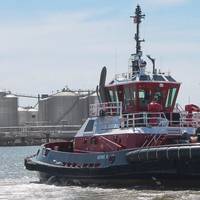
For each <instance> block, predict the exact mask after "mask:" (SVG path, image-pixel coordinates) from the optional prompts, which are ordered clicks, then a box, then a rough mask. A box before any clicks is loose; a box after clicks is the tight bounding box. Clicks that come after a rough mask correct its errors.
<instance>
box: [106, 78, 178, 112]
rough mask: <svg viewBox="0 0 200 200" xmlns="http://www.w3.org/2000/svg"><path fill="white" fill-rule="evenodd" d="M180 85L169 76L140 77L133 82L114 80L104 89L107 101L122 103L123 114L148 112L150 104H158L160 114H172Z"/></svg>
mask: <svg viewBox="0 0 200 200" xmlns="http://www.w3.org/2000/svg"><path fill="white" fill-rule="evenodd" d="M179 88H180V83H178V82H176V81H175V79H173V78H172V77H171V76H165V75H153V76H152V77H150V76H149V75H141V76H138V77H135V80H123V81H119V80H117V79H115V80H114V81H112V82H111V83H110V84H109V85H107V86H106V87H105V89H106V91H107V93H108V101H111V102H122V108H123V113H133V112H148V111H149V107H148V106H149V104H150V103H151V102H156V103H159V104H160V105H161V107H162V112H172V111H173V109H174V106H175V103H176V99H177V95H178V91H179Z"/></svg>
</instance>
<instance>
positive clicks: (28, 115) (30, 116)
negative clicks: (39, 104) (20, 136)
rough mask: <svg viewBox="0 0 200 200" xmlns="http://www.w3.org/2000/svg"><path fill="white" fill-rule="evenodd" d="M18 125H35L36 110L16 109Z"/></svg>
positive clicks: (36, 119) (36, 118)
mask: <svg viewBox="0 0 200 200" xmlns="http://www.w3.org/2000/svg"><path fill="white" fill-rule="evenodd" d="M18 119H19V125H20V126H23V125H25V124H30V125H35V124H36V123H37V122H38V110H37V109H34V108H22V107H19V108H18Z"/></svg>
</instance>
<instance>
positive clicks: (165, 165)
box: [25, 159, 200, 188]
mask: <svg viewBox="0 0 200 200" xmlns="http://www.w3.org/2000/svg"><path fill="white" fill-rule="evenodd" d="M25 166H26V168H27V169H29V170H34V171H38V172H39V175H40V179H41V181H42V182H46V183H53V184H59V185H103V186H105V185H110V186H120V187H126V186H135V185H137V186H138V185H143V186H156V187H173V188H179V187H184V188H187V187H189V188H191V187H200V160H187V161H168V160H163V161H145V162H138V163H134V164H127V165H123V166H110V167H107V168H93V169H92V168H91V169H88V168H87V169H86V168H85V169H84V168H73V169H71V168H65V167H62V166H54V165H49V164H47V163H42V162H37V161H36V162H34V161H32V160H31V159H28V160H26V161H25Z"/></svg>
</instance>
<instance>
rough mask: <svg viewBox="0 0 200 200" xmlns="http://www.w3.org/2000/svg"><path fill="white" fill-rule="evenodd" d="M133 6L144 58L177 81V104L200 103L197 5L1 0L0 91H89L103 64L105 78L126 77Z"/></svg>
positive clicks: (148, 0) (182, 0) (157, 0)
mask: <svg viewBox="0 0 200 200" xmlns="http://www.w3.org/2000/svg"><path fill="white" fill-rule="evenodd" d="M138 3H139V4H140V5H141V7H142V10H143V12H144V13H145V14H146V19H145V21H144V23H143V24H142V37H143V38H144V39H145V40H146V42H145V44H143V45H142V46H143V50H144V54H145V55H146V54H151V55H152V56H153V57H155V58H156V65H157V67H158V68H160V69H161V70H162V71H164V72H171V74H173V76H174V77H175V78H176V79H177V81H180V82H182V86H181V91H180V93H179V98H178V100H179V102H180V103H181V104H182V105H184V104H186V103H188V101H190V102H191V103H195V104H199V105H200V55H199V54H200V12H199V8H200V1H197V0H196V1H195V0H138V1H135V0H5V1H3V0H0V74H1V81H0V89H7V90H11V91H12V92H17V93H25V94H32V95H37V94H38V93H40V94H41V93H52V91H56V90H59V89H62V88H63V87H64V86H66V85H67V86H68V87H69V88H71V89H94V88H95V87H96V85H97V84H98V82H99V75H100V71H101V68H102V67H103V66H107V68H108V80H111V79H112V78H113V76H114V74H115V73H122V72H127V70H128V68H127V67H128V58H129V55H130V54H131V53H134V51H135V43H134V40H133V36H134V32H135V27H134V26H133V24H132V21H131V19H130V15H133V12H134V9H135V6H136V5H137V4H138ZM149 70H151V65H149ZM27 104H28V102H27Z"/></svg>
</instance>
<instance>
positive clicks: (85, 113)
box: [80, 93, 98, 122]
mask: <svg viewBox="0 0 200 200" xmlns="http://www.w3.org/2000/svg"><path fill="white" fill-rule="evenodd" d="M96 103H98V98H97V94H96V93H93V94H91V95H90V94H87V95H85V96H84V97H82V98H81V100H80V104H81V113H82V122H85V120H86V119H87V118H88V117H89V107H90V104H96Z"/></svg>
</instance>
